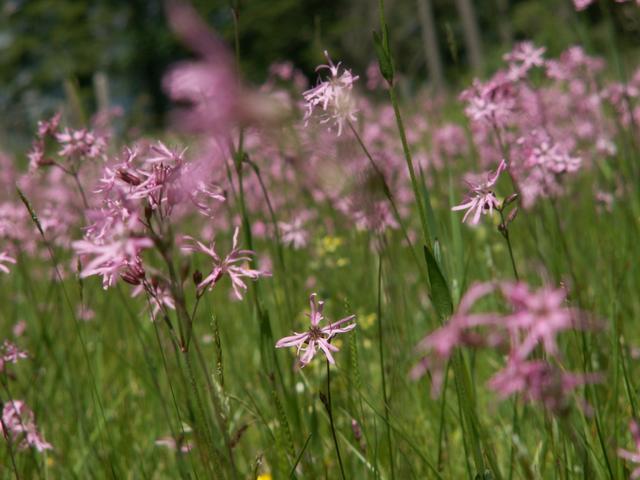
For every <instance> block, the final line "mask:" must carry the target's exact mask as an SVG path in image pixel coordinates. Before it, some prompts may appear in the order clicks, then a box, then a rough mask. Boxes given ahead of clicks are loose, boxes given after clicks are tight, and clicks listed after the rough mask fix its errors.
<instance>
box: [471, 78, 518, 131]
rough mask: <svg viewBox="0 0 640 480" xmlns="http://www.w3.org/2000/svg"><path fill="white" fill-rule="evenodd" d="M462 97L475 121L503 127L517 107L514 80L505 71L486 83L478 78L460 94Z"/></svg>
mask: <svg viewBox="0 0 640 480" xmlns="http://www.w3.org/2000/svg"><path fill="white" fill-rule="evenodd" d="M460 99H461V100H463V101H465V102H466V103H467V106H466V108H465V113H466V114H467V117H469V118H470V119H471V120H472V121H473V122H478V123H479V124H485V125H490V126H495V127H496V128H498V127H502V126H504V125H505V124H506V123H507V121H508V120H510V118H511V116H512V114H513V111H514V109H515V95H514V90H513V81H512V80H511V78H509V77H508V76H507V75H506V74H505V73H504V72H498V73H497V74H496V75H494V77H493V78H492V79H490V80H489V81H488V82H485V83H482V82H480V81H479V80H477V79H476V80H475V81H474V82H473V85H472V86H471V87H470V88H468V89H467V90H464V91H463V92H462V93H461V94H460Z"/></svg>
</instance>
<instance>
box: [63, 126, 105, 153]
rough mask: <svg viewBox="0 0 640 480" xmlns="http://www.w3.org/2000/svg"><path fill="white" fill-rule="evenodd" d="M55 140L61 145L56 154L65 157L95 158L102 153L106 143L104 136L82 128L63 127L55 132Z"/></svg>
mask: <svg viewBox="0 0 640 480" xmlns="http://www.w3.org/2000/svg"><path fill="white" fill-rule="evenodd" d="M56 140H58V142H59V143H60V145H61V148H60V151H59V152H58V155H60V156H61V157H67V158H71V157H86V158H97V157H99V156H101V155H102V154H103V153H104V150H105V148H106V145H107V142H106V140H105V138H104V137H102V136H100V135H97V134H95V133H94V132H91V131H89V130H86V129H84V128H83V129H81V130H69V129H68V128H65V129H64V131H62V132H61V133H56Z"/></svg>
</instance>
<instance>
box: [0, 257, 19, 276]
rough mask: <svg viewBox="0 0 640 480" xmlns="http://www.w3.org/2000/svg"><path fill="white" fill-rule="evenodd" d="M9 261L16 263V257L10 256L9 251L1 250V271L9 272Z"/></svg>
mask: <svg viewBox="0 0 640 480" xmlns="http://www.w3.org/2000/svg"><path fill="white" fill-rule="evenodd" d="M7 263H12V264H14V265H15V263H16V259H15V258H13V257H12V256H10V255H9V254H8V253H7V252H0V272H4V273H9V271H10V270H9V267H7V265H6V264H7Z"/></svg>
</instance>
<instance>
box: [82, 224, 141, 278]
mask: <svg viewBox="0 0 640 480" xmlns="http://www.w3.org/2000/svg"><path fill="white" fill-rule="evenodd" d="M115 230H116V232H117V233H118V234H117V235H113V236H112V238H110V239H108V240H105V241H96V240H93V239H85V240H77V241H75V242H73V243H72V246H73V248H74V250H75V252H76V254H77V255H80V256H81V257H90V260H89V261H88V263H87V264H86V265H84V266H83V267H84V268H83V269H82V272H80V278H86V277H89V276H91V275H100V276H102V286H103V288H104V289H107V288H109V287H111V286H113V285H114V284H115V282H116V280H117V278H118V275H119V274H120V273H121V272H122V271H124V270H125V269H126V268H127V266H128V265H129V263H130V262H133V261H135V259H136V258H137V257H139V254H140V252H141V251H142V250H144V249H145V248H150V247H152V246H153V241H152V240H151V239H150V238H147V237H134V236H129V235H128V232H127V231H126V229H125V227H124V226H122V225H120V226H119V227H117V228H116V229H115Z"/></svg>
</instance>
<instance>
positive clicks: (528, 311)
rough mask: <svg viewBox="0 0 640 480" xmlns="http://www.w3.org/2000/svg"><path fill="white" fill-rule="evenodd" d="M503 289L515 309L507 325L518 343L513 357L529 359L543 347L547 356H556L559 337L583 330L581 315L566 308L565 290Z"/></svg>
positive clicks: (507, 286)
mask: <svg viewBox="0 0 640 480" xmlns="http://www.w3.org/2000/svg"><path fill="white" fill-rule="evenodd" d="M501 288H502V293H503V295H504V297H505V299H506V300H507V302H509V303H510V304H511V306H512V307H513V309H514V312H513V313H512V314H510V315H508V316H506V317H505V325H506V327H507V328H508V329H509V330H510V331H511V332H512V335H513V338H514V339H516V340H515V344H514V348H515V351H514V354H515V356H517V357H518V358H521V359H524V358H526V357H527V356H528V355H529V354H530V353H531V352H533V350H534V349H535V347H536V346H537V345H540V344H541V345H542V346H543V347H544V349H545V351H546V352H547V354H549V355H551V356H557V355H558V345H557V344H556V336H557V334H558V333H559V332H561V331H564V330H569V329H571V328H577V327H580V326H581V323H580V317H581V313H580V312H579V311H578V310H576V309H572V308H569V307H567V306H565V304H564V303H565V300H566V292H565V291H564V290H562V289H551V288H548V287H543V288H541V289H539V290H538V291H536V292H532V291H531V290H530V289H529V287H528V286H527V285H526V284H524V283H504V284H502V287H501Z"/></svg>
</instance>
